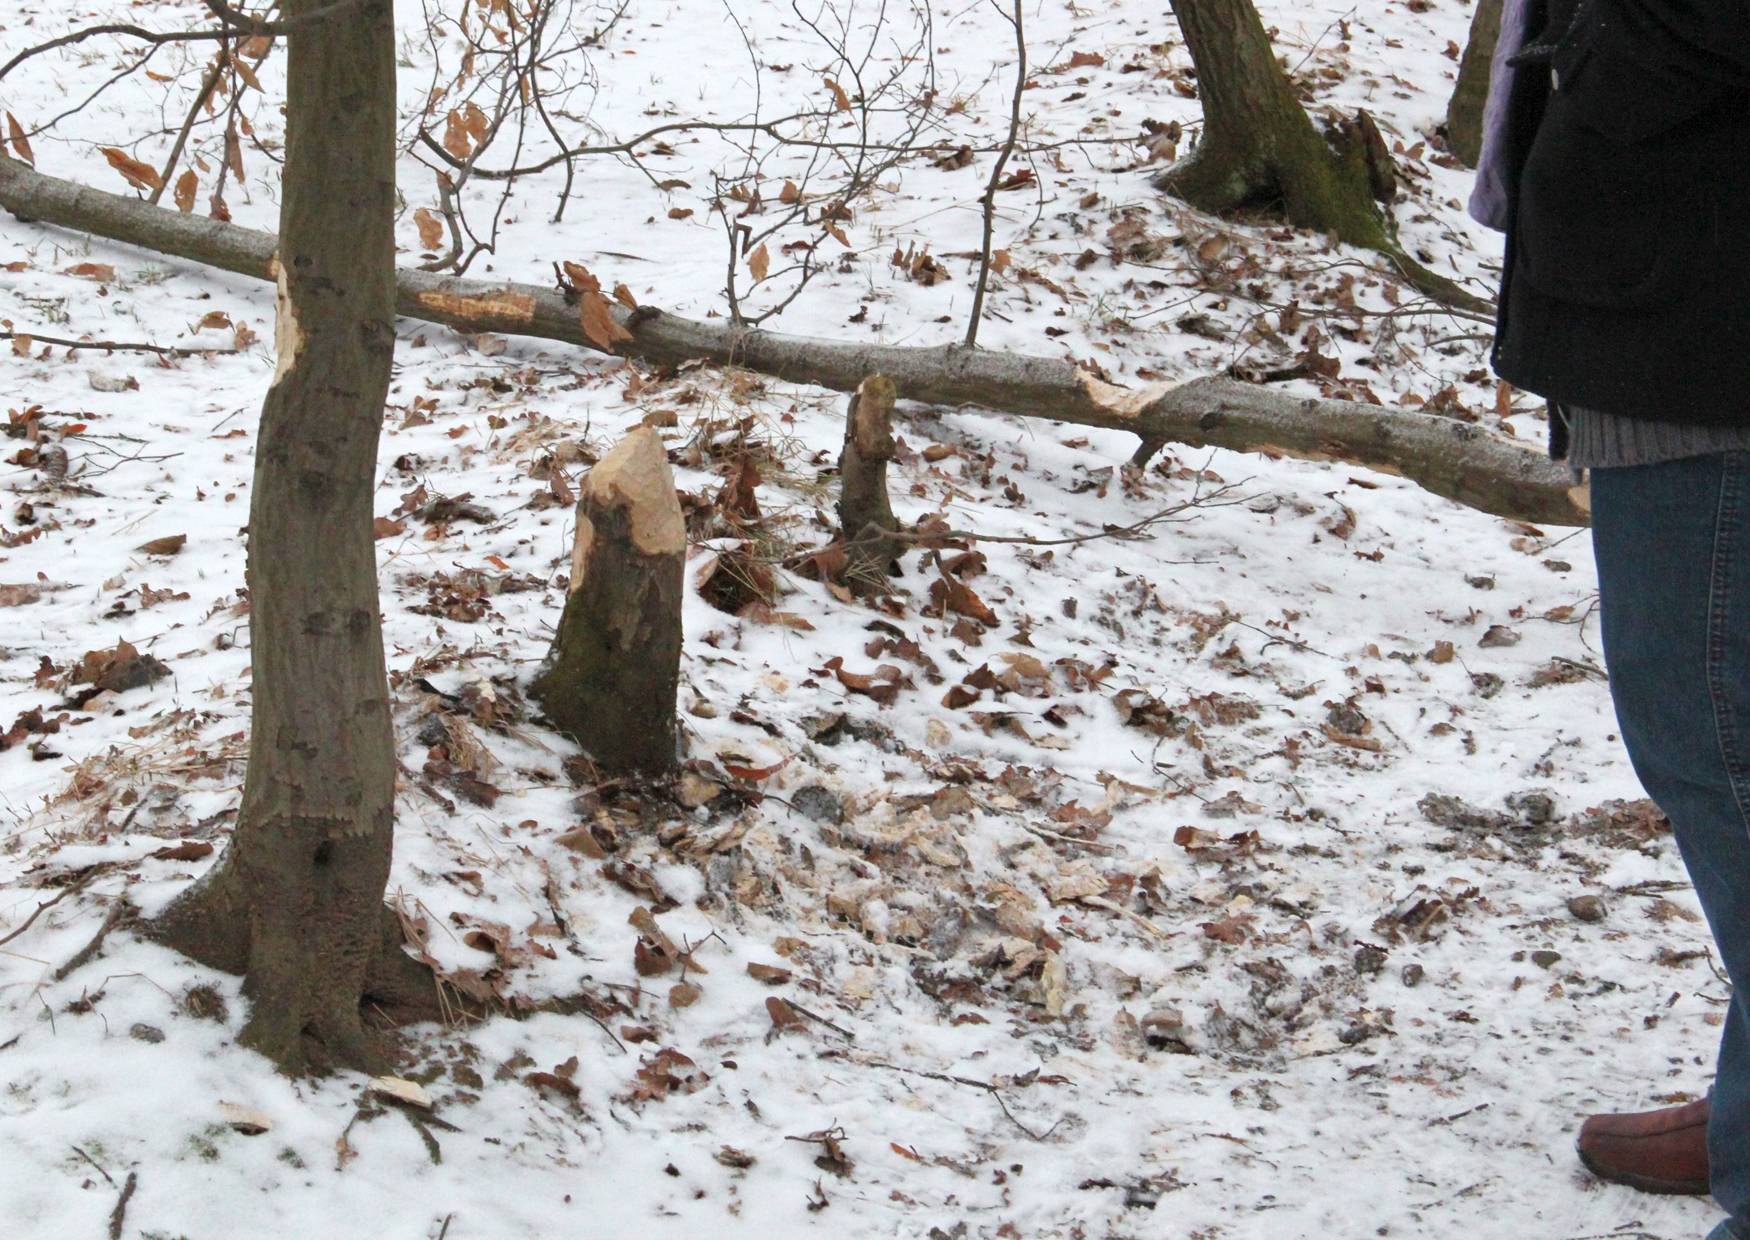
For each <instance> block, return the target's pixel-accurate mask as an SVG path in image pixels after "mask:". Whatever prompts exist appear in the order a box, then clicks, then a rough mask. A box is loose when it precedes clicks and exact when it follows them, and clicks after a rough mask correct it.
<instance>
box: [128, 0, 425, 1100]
mask: <svg viewBox="0 0 1750 1240" xmlns="http://www.w3.org/2000/svg"><path fill="white" fill-rule="evenodd" d="M322 3H324V0H285V3H284V5H283V11H284V13H285V15H286V16H287V17H288V18H297V17H299V16H301V15H302V14H305V13H308V12H310V11H311V10H313V9H315V8H318V7H320V6H321V4H322ZM287 76H288V82H287V103H286V164H285V172H284V179H283V183H282V193H283V195H284V197H283V201H282V203H281V207H280V249H279V265H278V281H279V297H278V321H277V326H276V335H277V347H278V353H279V368H278V370H277V372H276V373H275V376H274V381H273V385H272V386H271V387H270V388H269V389H268V393H267V399H266V401H265V403H264V404H263V406H262V411H261V427H260V432H259V435H258V440H257V448H256V458H255V482H254V491H253V493H252V496H251V500H250V509H249V570H248V573H249V598H250V634H251V650H250V665H251V669H252V671H253V674H254V680H253V689H252V709H251V717H250V727H251V731H250V744H249V765H248V772H247V775H246V777H245V781H244V788H243V804H242V808H241V810H240V811H239V815H238V821H237V830H236V833H235V834H234V836H233V837H232V841H231V845H230V847H229V848H228V849H227V851H226V853H225V855H224V857H223V858H221V860H220V863H219V864H218V865H217V866H216V867H215V869H214V871H213V872H212V873H211V874H209V875H208V876H207V877H206V878H205V879H204V880H203V881H202V882H201V883H200V884H198V885H197V886H196V887H194V888H191V889H190V890H189V891H188V892H186V893H184V895H183V896H182V897H181V898H180V899H179V900H178V901H177V903H176V904H174V905H173V906H172V907H171V908H170V910H169V911H168V912H167V913H166V914H165V915H164V917H163V918H162V919H160V921H159V923H158V927H157V929H158V932H159V934H160V935H161V936H162V937H163V938H164V939H165V940H166V941H168V942H169V943H170V944H171V945H173V946H175V947H178V948H180V949H181V950H183V951H185V952H187V953H188V954H189V955H191V956H193V957H195V958H196V959H198V960H202V961H204V962H207V963H210V964H213V965H215V966H218V967H222V968H230V969H233V970H235V969H239V968H240V969H242V970H243V971H244V973H245V982H244V992H245V994H246V995H247V996H248V997H249V999H250V1003H251V1007H250V1015H249V1023H248V1026H247V1027H246V1029H245V1030H244V1034H243V1041H244V1042H245V1043H246V1044H247V1045H249V1046H251V1047H253V1048H255V1049H256V1050H259V1051H260V1052H262V1053H263V1054H265V1055H267V1056H268V1057H269V1058H271V1059H273V1060H274V1061H275V1062H276V1063H277V1064H278V1065H280V1066H281V1067H282V1068H284V1069H285V1070H288V1071H297V1070H301V1069H305V1068H324V1067H329V1066H338V1065H344V1066H351V1067H360V1068H367V1069H370V1068H377V1067H380V1065H381V1064H382V1062H383V1060H384V1050H385V1047H384V1046H383V1045H382V1044H381V1043H380V1042H379V1041H378V1039H377V1038H376V1037H375V1036H374V1035H373V1034H372V1033H370V1032H369V1031H367V1029H366V1027H365V1024H364V1022H363V1020H362V1019H361V1005H362V1004H363V1003H365V1002H366V1001H368V1000H370V999H372V998H377V999H380V1000H382V1001H386V1002H390V1003H393V1002H395V1001H396V1000H398V999H402V998H405V997H409V996H407V995H404V994H402V993H400V992H401V990H402V988H403V987H404V986H405V984H406V983H407V982H408V981H409V979H410V978H411V977H412V976H413V974H415V973H417V968H416V966H414V965H413V962H412V961H411V960H410V959H409V958H407V957H406V956H405V954H404V953H402V952H401V950H400V947H399V942H398V937H397V936H394V935H392V934H390V933H388V932H387V930H386V927H385V918H386V910H385V909H384V907H383V891H384V887H385V885H386V883H387V881H388V877H389V853H390V846H391V840H392V835H393V827H394V799H395V753H394V743H393V737H392V734H391V729H390V721H389V694H388V682H387V678H386V676H385V673H384V663H383V638H382V621H381V616H380V613H379V610H378V601H377V564H376V552H375V547H374V544H373V541H372V532H371V516H372V506H373V504H372V502H373V497H374V488H375V482H376V461H377V440H378V435H379V431H380V429H381V425H382V418H383V402H384V399H385V397H386V396H387V394H388V387H389V368H390V361H391V359H392V357H393V355H394V348H395V245H394V232H393V229H394V210H395V120H396V113H395V29H394V14H393V5H392V0H360V2H359V3H358V4H356V5H355V6H353V7H351V8H349V9H347V10H346V11H345V12H344V13H341V14H339V15H337V16H334V17H330V18H328V19H326V20H316V21H312V22H311V23H310V24H308V25H301V26H298V27H297V28H296V29H295V30H294V31H293V32H292V34H291V35H290V38H289V49H288V63H287ZM410 970H412V972H410ZM429 985H430V984H429V982H428V983H427V989H428V990H429Z"/></svg>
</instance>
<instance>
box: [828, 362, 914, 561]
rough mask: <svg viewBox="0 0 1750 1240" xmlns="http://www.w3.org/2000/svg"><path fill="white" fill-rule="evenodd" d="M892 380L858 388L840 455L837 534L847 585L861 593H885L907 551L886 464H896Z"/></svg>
mask: <svg viewBox="0 0 1750 1240" xmlns="http://www.w3.org/2000/svg"><path fill="white" fill-rule="evenodd" d="M894 396H895V388H894V384H893V380H892V379H889V378H888V377H887V376H886V375H870V376H869V377H868V378H867V379H865V380H863V382H861V383H859V384H858V385H857V390H856V392H855V393H854V394H853V395H852V397H851V403H850V407H849V409H848V410H847V411H846V414H845V446H844V450H843V451H842V452H840V453H839V532H840V535H841V536H842V537H843V539H844V546H845V560H846V564H845V580H846V582H847V583H849V584H850V586H851V587H852V588H853V589H855V590H857V591H858V592H859V593H864V594H872V593H878V592H880V591H882V590H885V589H886V588H887V577H888V574H889V572H890V571H891V569H892V568H893V562H894V561H895V560H897V559H898V558H899V557H900V555H901V554H903V553H904V551H905V541H904V540H903V539H900V538H896V537H895V536H894V532H895V531H897V530H898V529H899V523H898V521H897V520H896V518H895V517H894V515H893V505H892V503H890V502H889V501H888V498H887V462H889V461H891V460H892V459H893V451H894V444H893V400H894Z"/></svg>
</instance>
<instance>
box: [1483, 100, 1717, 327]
mask: <svg viewBox="0 0 1750 1240" xmlns="http://www.w3.org/2000/svg"><path fill="white" fill-rule="evenodd" d="M1588 67H1592V66H1588ZM1693 115H1694V113H1693V112H1691V113H1688V114H1687V115H1686V116H1685V117H1684V119H1688V117H1689V116H1693ZM1676 123H1677V124H1681V123H1682V122H1681V121H1678V122H1676ZM1674 127H1675V126H1668V127H1667V129H1670V128H1674ZM1660 132H1663V133H1665V136H1664V137H1663V138H1661V139H1659V140H1658V141H1650V140H1644V139H1643V140H1641V141H1638V142H1634V141H1629V140H1628V139H1626V138H1625V137H1623V136H1622V134H1621V133H1620V132H1607V131H1606V130H1605V129H1603V128H1600V127H1599V126H1597V125H1595V124H1594V123H1592V117H1591V116H1590V115H1589V114H1588V113H1587V112H1586V110H1585V109H1584V108H1582V107H1581V106H1580V103H1579V100H1578V99H1577V98H1576V94H1575V93H1574V92H1569V91H1558V92H1556V93H1555V94H1553V95H1551V96H1550V100H1549V105H1548V108H1547V110H1546V111H1545V113H1544V117H1543V122H1542V124H1541V125H1539V127H1538V131H1537V137H1536V140H1535V141H1534V142H1533V143H1532V147H1531V151H1530V153H1529V155H1528V156H1527V158H1526V162H1525V166H1524V169H1523V172H1522V174H1521V177H1520V183H1519V204H1518V211H1517V223H1518V237H1517V241H1518V246H1519V265H1520V269H1521V270H1522V271H1523V273H1524V276H1525V278H1526V280H1527V281H1528V282H1529V283H1530V284H1531V285H1533V286H1534V287H1536V288H1538V289H1541V290H1542V291H1543V292H1545V293H1547V294H1549V295H1550V296H1552V297H1555V298H1557V299H1559V300H1562V301H1567V302H1571V303H1574V304H1576V305H1583V306H1595V307H1601V308H1614V309H1623V310H1642V309H1647V310H1650V309H1654V308H1657V307H1659V306H1665V305H1670V304H1672V303H1674V302H1677V301H1679V300H1681V299H1682V298H1683V297H1685V296H1686V295H1687V294H1689V293H1691V292H1692V291H1693V290H1695V289H1696V288H1697V287H1698V286H1700V285H1702V284H1705V283H1706V282H1707V256H1708V255H1709V254H1710V253H1711V252H1713V250H1714V247H1715V246H1716V245H1717V244H1718V241H1717V237H1718V226H1717V221H1716V219H1715V211H1714V195H1713V193H1712V192H1711V191H1710V190H1709V188H1708V186H1709V183H1710V178H1709V177H1708V175H1707V172H1706V171H1705V169H1706V168H1707V165H1708V160H1709V155H1708V152H1707V151H1706V150H1705V149H1698V145H1700V146H1705V145H1706V142H1705V138H1698V137H1697V136H1696V135H1694V134H1675V133H1669V132H1666V131H1664V130H1662V131H1660Z"/></svg>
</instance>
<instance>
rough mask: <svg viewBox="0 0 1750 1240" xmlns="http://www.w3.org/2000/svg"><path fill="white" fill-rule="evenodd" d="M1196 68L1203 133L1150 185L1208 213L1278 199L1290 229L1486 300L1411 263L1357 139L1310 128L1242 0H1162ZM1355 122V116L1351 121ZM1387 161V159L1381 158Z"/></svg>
mask: <svg viewBox="0 0 1750 1240" xmlns="http://www.w3.org/2000/svg"><path fill="white" fill-rule="evenodd" d="M1172 5H1173V12H1174V14H1175V15H1176V16H1177V17H1178V19H1179V29H1180V31H1181V32H1182V33H1183V35H1184V37H1185V46H1186V48H1187V49H1188V50H1189V51H1190V53H1191V62H1192V65H1193V66H1194V67H1195V69H1196V70H1197V91H1198V95H1199V97H1200V98H1201V99H1202V101H1203V131H1202V133H1201V135H1200V136H1199V138H1198V141H1197V146H1196V148H1195V149H1194V150H1193V151H1192V153H1191V154H1190V155H1189V156H1187V157H1186V158H1185V159H1182V160H1180V161H1179V162H1178V163H1177V164H1175V165H1173V167H1171V168H1169V169H1167V170H1166V171H1165V172H1163V173H1162V174H1161V175H1160V176H1159V177H1157V178H1156V180H1155V185H1156V187H1157V188H1159V189H1162V190H1165V191H1167V192H1169V193H1172V194H1174V195H1176V196H1178V197H1180V198H1183V199H1184V200H1185V201H1186V202H1188V203H1190V204H1191V205H1192V206H1194V207H1197V208H1199V209H1200V210H1204V211H1208V212H1210V213H1212V214H1217V215H1220V214H1225V213H1227V212H1231V211H1233V210H1235V209H1237V208H1240V207H1244V206H1250V205H1257V204H1264V203H1280V204H1281V207H1282V211H1283V214H1284V215H1286V216H1287V218H1288V221H1289V222H1290V223H1291V224H1294V225H1295V226H1296V227H1299V228H1308V229H1315V230H1317V231H1319V232H1324V233H1328V234H1330V235H1331V236H1334V237H1335V238H1336V239H1337V240H1339V241H1342V242H1345V243H1347V244H1349V245H1356V246H1362V247H1364V248H1366V249H1370V250H1378V251H1379V252H1380V253H1382V254H1384V255H1385V256H1386V257H1387V258H1389V259H1390V260H1391V261H1392V263H1393V264H1394V265H1395V266H1396V267H1397V268H1398V269H1399V270H1400V271H1401V272H1402V273H1403V275H1404V277H1405V279H1406V280H1408V281H1409V282H1410V283H1411V284H1413V285H1414V286H1415V287H1417V288H1418V289H1421V290H1422V291H1423V292H1425V293H1427V294H1429V295H1430V296H1433V297H1437V298H1439V299H1440V300H1442V301H1446V302H1449V303H1451V304H1454V305H1460V306H1465V307H1467V308H1470V309H1479V308H1481V307H1482V306H1484V305H1485V304H1486V303H1484V302H1483V300H1482V299H1480V298H1478V297H1476V296H1475V295H1473V294H1471V293H1469V292H1467V291H1465V290H1464V289H1462V288H1460V287H1459V286H1458V285H1457V284H1455V283H1454V282H1452V281H1451V280H1448V279H1446V278H1445V277H1443V276H1439V275H1436V274H1435V273H1433V272H1431V271H1429V270H1428V269H1427V268H1426V267H1424V266H1422V264H1420V263H1418V262H1416V261H1415V260H1414V259H1413V258H1411V257H1410V256H1409V255H1408V254H1406V253H1405V252H1404V250H1403V247H1402V246H1400V245H1399V244H1398V242H1397V239H1396V238H1395V237H1394V236H1393V235H1392V230H1391V227H1390V225H1389V223H1388V220H1387V218H1386V216H1385V215H1384V214H1383V213H1382V212H1381V211H1380V210H1379V208H1378V206H1377V204H1376V202H1375V190H1376V187H1377V185H1378V183H1379V177H1380V169H1379V168H1378V167H1377V166H1373V167H1372V168H1371V169H1370V160H1369V155H1368V151H1367V143H1366V142H1365V140H1364V139H1363V138H1362V137H1360V136H1358V135H1355V134H1350V133H1345V132H1343V129H1347V128H1348V126H1345V127H1341V128H1340V130H1339V132H1338V133H1337V134H1336V135H1335V137H1336V139H1337V140H1336V141H1335V142H1333V141H1332V140H1330V139H1329V138H1327V137H1326V135H1324V134H1322V133H1320V132H1319V130H1318V128H1317V127H1316V126H1315V125H1314V124H1313V121H1312V118H1311V117H1310V116H1308V115H1307V112H1306V109H1305V108H1303V107H1302V106H1301V104H1300V100H1299V99H1297V98H1296V97H1295V94H1294V89H1293V87H1292V86H1291V85H1290V83H1289V80H1288V75H1287V74H1286V73H1285V72H1284V71H1283V69H1282V66H1281V65H1280V64H1278V63H1277V60H1276V54H1275V52H1274V51H1273V50H1272V48H1271V46H1270V36H1269V34H1268V33H1266V32H1265V30H1264V23H1263V21H1262V20H1261V19H1260V18H1259V17H1258V11H1257V10H1256V9H1255V8H1254V7H1253V6H1252V3H1251V0H1172ZM1351 124H1352V125H1356V126H1359V122H1352V123H1351ZM1387 158H1388V159H1389V156H1388V157H1387Z"/></svg>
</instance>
